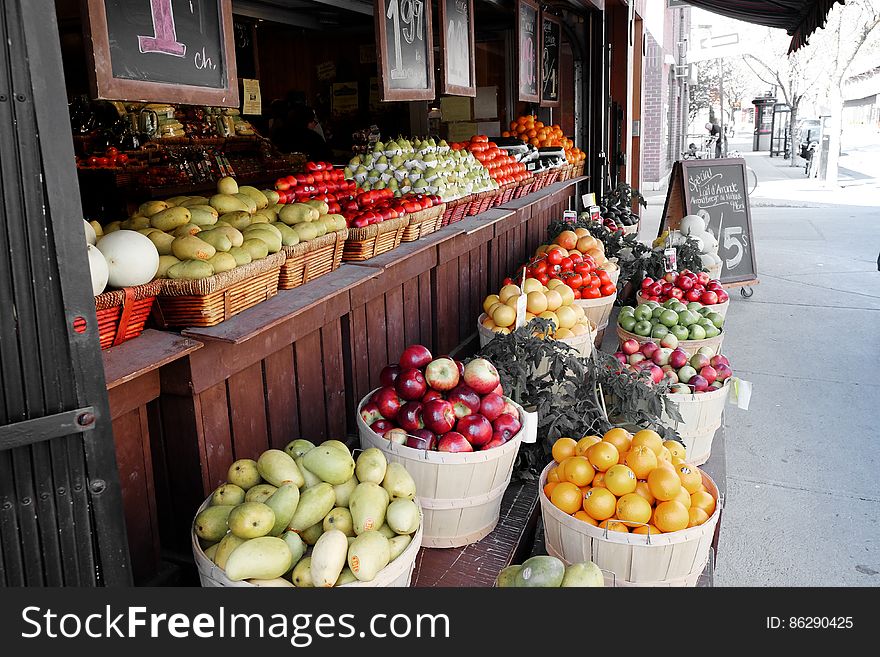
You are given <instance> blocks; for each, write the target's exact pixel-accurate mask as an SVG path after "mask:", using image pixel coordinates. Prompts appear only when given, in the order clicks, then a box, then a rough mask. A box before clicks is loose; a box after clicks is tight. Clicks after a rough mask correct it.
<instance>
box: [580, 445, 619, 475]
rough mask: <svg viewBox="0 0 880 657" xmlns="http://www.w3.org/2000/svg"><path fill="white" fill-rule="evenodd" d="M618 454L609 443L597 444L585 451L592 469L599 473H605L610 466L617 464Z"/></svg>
mask: <svg viewBox="0 0 880 657" xmlns="http://www.w3.org/2000/svg"><path fill="white" fill-rule="evenodd" d="M619 456H620V453H619V452H618V451H617V448H616V447H615V446H614V445H612V444H611V443H606V442H599V443H596V444H595V445H593V446H592V447H590V448H589V449H588V450H587V458H588V459H590V463H592V464H593V467H594V468H596V469H597V470H599V471H600V472H605V471H606V470H607V469H608V468H610V467H611V466H612V465H615V464H616V463H617V459H618V457H619Z"/></svg>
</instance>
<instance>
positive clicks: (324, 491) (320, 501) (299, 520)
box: [288, 457, 336, 532]
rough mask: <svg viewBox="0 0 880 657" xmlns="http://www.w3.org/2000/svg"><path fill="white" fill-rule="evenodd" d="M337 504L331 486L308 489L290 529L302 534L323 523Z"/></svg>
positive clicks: (324, 484) (303, 493)
mask: <svg viewBox="0 0 880 657" xmlns="http://www.w3.org/2000/svg"><path fill="white" fill-rule="evenodd" d="M288 458H289V457H288ZM291 461H292V459H291ZM335 504H336V494H335V493H334V492H333V486H331V485H330V484H328V483H325V482H321V483H320V484H318V485H316V486H312V487H311V488H306V489H305V490H304V491H303V492H302V494H301V495H300V498H299V504H298V505H297V507H296V512H295V513H294V514H293V518H292V519H291V521H290V525H289V528H290V529H292V530H293V531H298V532H302V531H304V530H306V529H308V528H309V527H311V526H312V525H314V524H316V523H321V522H323V520H324V516H326V515H327V514H328V513H330V510H331V509H332V508H333V507H334V506H335Z"/></svg>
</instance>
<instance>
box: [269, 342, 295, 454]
mask: <svg viewBox="0 0 880 657" xmlns="http://www.w3.org/2000/svg"><path fill="white" fill-rule="evenodd" d="M263 363H264V365H263V367H264V368H265V371H266V408H267V409H268V414H269V444H270V445H271V446H272V447H274V448H275V449H284V446H285V445H287V443H289V442H290V441H291V440H294V439H295V438H298V437H299V436H300V430H299V405H298V402H297V398H296V367H295V364H294V359H293V346H292V345H287V346H286V347H284V348H283V349H280V350H278V351H276V352H275V353H274V354H272V355H271V356H270V357H269V358H267V359H266V360H265V361H263Z"/></svg>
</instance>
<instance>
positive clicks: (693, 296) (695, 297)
mask: <svg viewBox="0 0 880 657" xmlns="http://www.w3.org/2000/svg"><path fill="white" fill-rule="evenodd" d="M684 296H685V298H686V299H687V300H688V301H699V300H700V296H702V295H701V294H700V291H699V290H695V289H693V288H691V289H690V290H688V291H687V294H685V295H684Z"/></svg>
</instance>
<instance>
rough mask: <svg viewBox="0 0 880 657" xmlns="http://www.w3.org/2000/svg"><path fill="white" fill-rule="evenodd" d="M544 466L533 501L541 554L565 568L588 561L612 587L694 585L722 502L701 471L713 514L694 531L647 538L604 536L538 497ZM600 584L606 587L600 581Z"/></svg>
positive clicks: (619, 534) (618, 534) (544, 479)
mask: <svg viewBox="0 0 880 657" xmlns="http://www.w3.org/2000/svg"><path fill="white" fill-rule="evenodd" d="M555 466H556V463H554V462H550V463H549V464H547V467H546V468H544V471H543V472H542V473H541V480H540V482H539V492H538V497H539V499H540V501H541V515H542V517H543V520H544V539H545V541H546V545H547V554H549V555H551V556H554V557H556V558H558V559H562V561H564V562H565V563H566V564H571V563H578V562H581V561H593V562H594V563H595V564H596V565H597V566H599V568H601V569H602V570H604V571H606V572H608V573H613V574H614V579H615V584H616V586H696V584H697V580H698V579H699V578H700V575H701V574H702V573H703V570H704V569H705V568H706V564H707V563H708V562H709V548H710V547H711V546H712V538H713V536H714V533H715V527H716V525H717V524H718V518H719V517H720V516H721V507H722V506H723V501H722V500H721V499H720V496H719V494H718V488H717V487H716V485H715V482H714V481H712V479H711V478H710V477H709V475H707V474H706V473H705V472H702V471H701V472H702V475H703V485H704V486H705V487H706V490H707V491H708V492H709V493H710V494H711V495H712V497H714V498H715V511H714V512H713V513H712V515H711V516H710V517H709V519H708V520H707V521H706V522H704V523H703V524H702V525H698V526H697V527H689V528H688V529H683V530H681V531H677V532H671V533H668V534H657V535H654V536H648V535H643V534H632V533H628V534H624V533H623V532H614V531H606V530H604V529H599V528H598V527H594V526H593V525H591V524H589V523H586V522H584V521H583V520H578V519H577V518H574V517H573V516H570V515H568V514H567V513H565V512H564V511H562V510H561V509H558V508H557V507H555V506H554V505H553V504H552V503H551V502H550V500H549V499H547V496H546V495H545V494H544V492H543V488H544V484H546V483H547V473H548V472H549V471H550V469H551V468H553V467H555ZM606 584H607V585H611V582H609V581H608V578H607V576H606Z"/></svg>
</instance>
